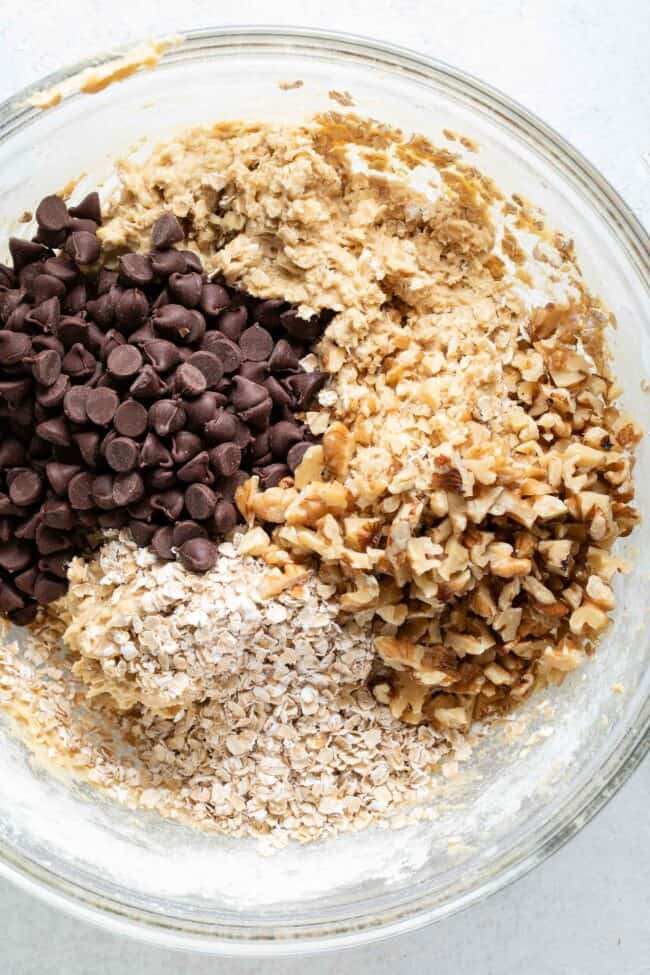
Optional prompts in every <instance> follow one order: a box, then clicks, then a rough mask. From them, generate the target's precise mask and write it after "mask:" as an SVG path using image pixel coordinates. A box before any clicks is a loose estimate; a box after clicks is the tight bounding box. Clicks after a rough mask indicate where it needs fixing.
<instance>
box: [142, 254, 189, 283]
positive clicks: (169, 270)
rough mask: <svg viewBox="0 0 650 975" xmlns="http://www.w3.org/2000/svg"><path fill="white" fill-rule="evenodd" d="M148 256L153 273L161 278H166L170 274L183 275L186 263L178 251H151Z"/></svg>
mask: <svg viewBox="0 0 650 975" xmlns="http://www.w3.org/2000/svg"><path fill="white" fill-rule="evenodd" d="M149 256H150V257H151V266H152V268H153V270H154V273H155V274H158V275H159V276H160V277H161V278H168V277H169V276H170V275H171V274H185V271H186V269H187V261H186V260H185V258H184V257H183V255H182V254H179V252H178V251H176V250H173V249H172V250H167V251H164V250H159V251H152V252H151V254H150V255H149Z"/></svg>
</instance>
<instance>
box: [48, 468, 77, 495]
mask: <svg viewBox="0 0 650 975" xmlns="http://www.w3.org/2000/svg"><path fill="white" fill-rule="evenodd" d="M79 471H80V468H79V467H78V466H77V465H76V464H62V463H61V462H60V461H57V460H53V461H50V463H49V464H46V465H45V476H46V477H47V479H48V481H49V482H50V485H51V487H52V490H53V491H54V493H55V494H58V495H60V496H61V497H62V496H63V495H65V494H67V492H68V484H69V483H70V481H71V480H72V478H73V477H74V476H75V474H78V473H79Z"/></svg>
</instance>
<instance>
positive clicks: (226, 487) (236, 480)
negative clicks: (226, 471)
mask: <svg viewBox="0 0 650 975" xmlns="http://www.w3.org/2000/svg"><path fill="white" fill-rule="evenodd" d="M248 478H249V475H248V474H246V473H245V472H244V471H235V473H234V474H231V475H230V477H222V478H220V479H219V481H218V482H217V484H216V485H215V488H214V489H215V491H216V492H217V493H219V494H221V496H222V497H223V498H225V499H226V501H234V500H235V494H236V493H237V489H238V488H239V487H241V485H242V484H245V483H246V481H247V480H248Z"/></svg>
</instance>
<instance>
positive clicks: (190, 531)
mask: <svg viewBox="0 0 650 975" xmlns="http://www.w3.org/2000/svg"><path fill="white" fill-rule="evenodd" d="M207 537H208V533H207V531H206V530H205V528H203V526H202V525H197V523H196V522H195V521H179V522H178V524H177V525H174V529H173V532H172V544H173V546H174V548H180V547H181V545H184V544H185V542H189V540H190V538H207Z"/></svg>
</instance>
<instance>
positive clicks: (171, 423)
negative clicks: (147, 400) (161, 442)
mask: <svg viewBox="0 0 650 975" xmlns="http://www.w3.org/2000/svg"><path fill="white" fill-rule="evenodd" d="M149 426H150V427H151V428H152V429H153V430H154V431H155V433H157V434H158V436H159V437H166V436H168V435H169V434H170V433H176V432H177V431H178V430H182V429H183V427H184V426H185V410H184V409H183V407H182V406H181V404H180V403H175V402H173V401H172V400H164V399H163V400H158V402H157V403H154V404H153V406H152V407H151V408H150V410H149Z"/></svg>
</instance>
